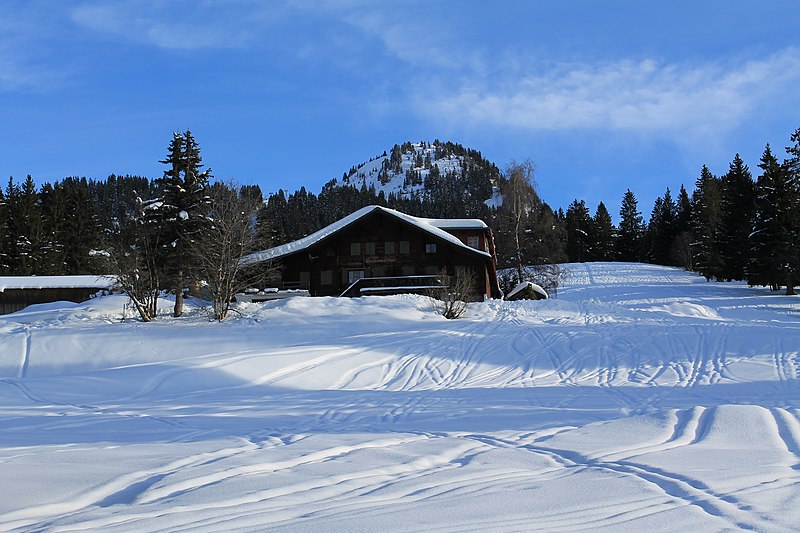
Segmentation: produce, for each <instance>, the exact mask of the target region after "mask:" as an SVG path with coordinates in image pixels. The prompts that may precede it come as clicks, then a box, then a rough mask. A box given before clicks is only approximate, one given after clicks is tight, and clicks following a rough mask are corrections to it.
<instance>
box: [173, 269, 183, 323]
mask: <svg viewBox="0 0 800 533" xmlns="http://www.w3.org/2000/svg"><path fill="white" fill-rule="evenodd" d="M182 314H183V270H178V275H177V283H176V287H175V310H174V312H173V313H172V316H174V317H175V318H177V317H179V316H181V315H182Z"/></svg>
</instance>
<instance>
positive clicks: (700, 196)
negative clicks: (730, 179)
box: [692, 165, 722, 280]
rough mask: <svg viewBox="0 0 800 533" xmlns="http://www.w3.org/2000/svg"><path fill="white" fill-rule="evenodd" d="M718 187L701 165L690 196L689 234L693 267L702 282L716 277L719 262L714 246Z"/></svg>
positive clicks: (719, 194)
mask: <svg viewBox="0 0 800 533" xmlns="http://www.w3.org/2000/svg"><path fill="white" fill-rule="evenodd" d="M721 187H722V186H721V184H720V180H719V178H717V177H716V176H714V175H713V174H712V173H711V171H710V170H708V167H707V166H705V165H703V168H702V169H701V171H700V177H699V178H697V181H696V182H695V190H694V192H693V193H692V231H693V233H694V237H695V242H694V244H693V246H692V248H693V249H694V252H695V255H694V261H693V263H694V268H695V269H696V270H697V271H698V272H700V274H702V275H703V276H705V277H706V279H709V280H710V279H713V278H719V276H720V271H721V269H722V267H721V259H720V256H719V252H718V250H717V246H716V242H715V239H716V233H717V226H719V221H720V196H721Z"/></svg>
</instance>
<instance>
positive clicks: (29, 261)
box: [6, 175, 42, 276]
mask: <svg viewBox="0 0 800 533" xmlns="http://www.w3.org/2000/svg"><path fill="white" fill-rule="evenodd" d="M6 199H7V201H8V205H9V209H8V225H9V237H10V248H11V250H10V254H9V256H10V261H9V262H10V267H11V268H10V270H11V272H12V274H14V275H16V276H30V275H34V274H38V273H39V271H38V269H39V264H38V263H39V257H40V254H39V246H40V242H41V236H42V235H41V233H42V219H41V205H40V203H39V194H38V192H37V190H36V184H35V183H34V182H33V178H32V177H31V176H30V175H28V177H27V178H26V179H25V182H24V183H23V184H22V186H21V187H17V186H16V185H15V184H14V182H13V179H9V184H8V189H7V190H6Z"/></svg>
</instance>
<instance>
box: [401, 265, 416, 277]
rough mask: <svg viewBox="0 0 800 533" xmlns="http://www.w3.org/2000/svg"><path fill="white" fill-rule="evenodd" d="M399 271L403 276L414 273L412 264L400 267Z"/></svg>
mask: <svg viewBox="0 0 800 533" xmlns="http://www.w3.org/2000/svg"><path fill="white" fill-rule="evenodd" d="M400 273H401V274H402V275H404V276H413V275H414V267H413V266H404V267H400Z"/></svg>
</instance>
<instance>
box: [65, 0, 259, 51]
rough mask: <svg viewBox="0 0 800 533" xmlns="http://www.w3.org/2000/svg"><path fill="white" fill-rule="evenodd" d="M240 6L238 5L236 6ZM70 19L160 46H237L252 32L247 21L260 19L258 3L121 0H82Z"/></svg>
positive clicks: (88, 26)
mask: <svg viewBox="0 0 800 533" xmlns="http://www.w3.org/2000/svg"><path fill="white" fill-rule="evenodd" d="M236 7H241V8H242V9H241V10H240V9H235V8H236ZM71 18H72V21H73V22H75V23H76V24H78V25H79V26H82V27H84V28H88V29H90V30H93V31H96V32H99V33H103V34H106V35H110V36H113V37H116V38H120V39H124V40H129V41H134V42H139V43H144V44H149V45H153V46H157V47H159V48H167V49H180V50H195V49H201V48H236V47H239V46H242V45H243V44H245V43H246V42H247V41H248V40H249V39H250V37H251V26H249V25H248V24H246V23H245V22H246V21H248V20H249V21H251V22H252V20H251V19H252V18H260V9H259V8H258V6H257V4H249V3H242V4H240V5H239V3H237V5H231V4H230V3H228V4H227V5H226V4H207V3H206V4H205V5H197V4H196V3H194V2H190V3H163V2H153V1H151V0H126V1H118V2H114V3H86V4H83V5H81V6H79V7H76V8H75V9H73V10H72V12H71Z"/></svg>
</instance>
